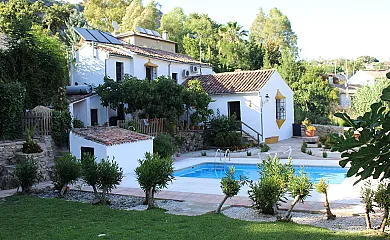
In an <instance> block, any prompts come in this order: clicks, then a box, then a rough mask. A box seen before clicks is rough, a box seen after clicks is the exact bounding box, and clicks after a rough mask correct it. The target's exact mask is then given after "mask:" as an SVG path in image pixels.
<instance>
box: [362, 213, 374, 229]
mask: <svg viewBox="0 0 390 240" xmlns="http://www.w3.org/2000/svg"><path fill="white" fill-rule="evenodd" d="M364 218H365V219H366V226H367V229H371V228H372V226H371V218H370V209H368V208H366V211H365V212H364Z"/></svg>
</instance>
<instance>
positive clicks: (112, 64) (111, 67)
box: [101, 56, 134, 84]
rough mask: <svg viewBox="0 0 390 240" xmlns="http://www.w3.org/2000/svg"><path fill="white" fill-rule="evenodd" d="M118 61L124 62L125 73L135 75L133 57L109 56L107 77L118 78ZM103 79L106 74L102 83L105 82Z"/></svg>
mask: <svg viewBox="0 0 390 240" xmlns="http://www.w3.org/2000/svg"><path fill="white" fill-rule="evenodd" d="M116 62H122V63H123V71H124V74H129V75H132V76H134V67H133V66H134V64H133V59H131V58H126V57H117V56H109V58H108V59H107V61H106V74H107V77H109V78H112V79H114V80H116ZM103 80H104V75H103V79H102V82H101V83H102V84H103Z"/></svg>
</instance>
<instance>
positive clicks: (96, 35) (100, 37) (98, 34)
mask: <svg viewBox="0 0 390 240" xmlns="http://www.w3.org/2000/svg"><path fill="white" fill-rule="evenodd" d="M87 31H88V32H89V33H90V34H92V36H94V38H95V39H96V40H97V41H98V42H101V43H110V41H108V39H107V38H105V37H104V36H103V34H101V32H100V31H98V30H94V29H88V30H87Z"/></svg>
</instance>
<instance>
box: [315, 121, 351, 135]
mask: <svg viewBox="0 0 390 240" xmlns="http://www.w3.org/2000/svg"><path fill="white" fill-rule="evenodd" d="M312 125H313V126H314V127H316V129H317V130H316V131H315V136H319V137H325V136H326V135H328V134H330V133H336V134H339V135H341V134H343V133H344V130H348V128H347V127H340V126H332V125H319V124H312Z"/></svg>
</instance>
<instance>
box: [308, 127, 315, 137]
mask: <svg viewBox="0 0 390 240" xmlns="http://www.w3.org/2000/svg"><path fill="white" fill-rule="evenodd" d="M315 130H317V129H316V128H315V127H314V126H308V127H307V128H306V136H307V137H314V132H315Z"/></svg>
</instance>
